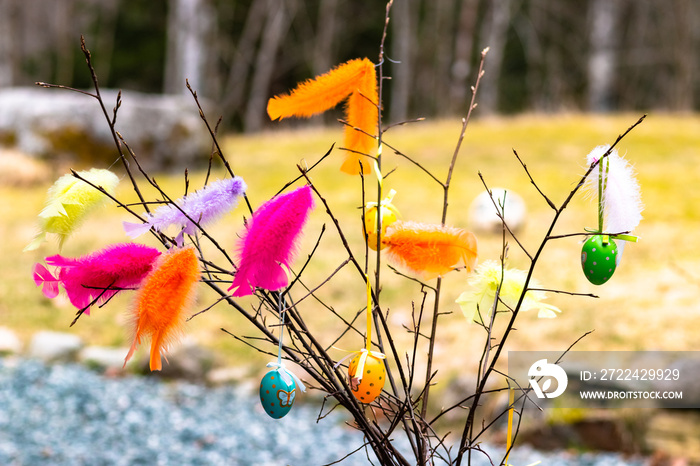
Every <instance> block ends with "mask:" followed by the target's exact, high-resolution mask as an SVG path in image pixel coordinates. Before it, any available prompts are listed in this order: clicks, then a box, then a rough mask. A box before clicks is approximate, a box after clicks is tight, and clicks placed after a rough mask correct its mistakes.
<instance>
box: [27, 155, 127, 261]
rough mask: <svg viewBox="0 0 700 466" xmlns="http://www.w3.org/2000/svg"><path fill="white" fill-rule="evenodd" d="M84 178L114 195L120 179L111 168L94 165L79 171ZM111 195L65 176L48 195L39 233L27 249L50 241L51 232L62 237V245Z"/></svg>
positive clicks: (57, 181)
mask: <svg viewBox="0 0 700 466" xmlns="http://www.w3.org/2000/svg"><path fill="white" fill-rule="evenodd" d="M77 173H78V175H80V176H81V177H82V178H84V179H86V180H88V181H89V182H90V183H92V184H94V185H95V186H101V187H102V188H104V190H105V191H106V192H107V193H109V194H111V195H114V193H115V191H116V189H117V185H118V184H119V178H118V177H117V175H115V174H114V173H112V172H110V171H109V170H103V169H97V168H93V169H91V170H87V171H80V172H77ZM107 199H108V198H107V196H105V195H104V194H103V193H102V192H100V191H99V190H97V189H95V188H94V187H92V186H90V184H88V183H86V182H85V181H82V180H80V179H78V178H76V177H74V176H73V175H70V174H69V175H63V176H62V177H60V178H59V179H58V180H56V182H55V183H54V184H53V186H51V187H50V188H49V190H48V192H47V194H46V206H45V207H44V209H43V210H42V211H41V212H40V213H39V228H40V230H41V231H40V232H39V234H38V235H37V236H36V237H35V238H34V240H33V241H32V242H31V243H29V245H28V246H27V247H26V248H24V250H25V251H31V250H33V249H37V248H38V247H39V246H40V245H41V243H43V242H44V241H46V234H47V233H54V234H56V235H57V236H58V245H59V248H62V247H63V243H64V242H65V240H66V239H67V238H68V236H70V235H71V234H72V233H73V231H75V229H76V228H77V227H79V226H80V224H81V223H82V222H83V220H85V217H86V216H87V214H88V213H90V212H91V211H92V210H94V209H95V208H97V207H99V206H100V205H102V204H103V203H104V202H105V201H107Z"/></svg>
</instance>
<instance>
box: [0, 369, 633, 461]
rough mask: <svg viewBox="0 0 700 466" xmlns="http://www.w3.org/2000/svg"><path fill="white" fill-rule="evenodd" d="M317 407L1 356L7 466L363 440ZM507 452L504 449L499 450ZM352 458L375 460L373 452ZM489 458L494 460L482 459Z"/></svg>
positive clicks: (236, 452) (219, 456)
mask: <svg viewBox="0 0 700 466" xmlns="http://www.w3.org/2000/svg"><path fill="white" fill-rule="evenodd" d="M317 410H318V407H317V406H304V405H299V406H295V407H294V409H292V411H291V412H290V413H289V414H288V415H287V416H286V417H285V418H283V419H281V420H278V421H275V420H273V419H271V418H269V417H268V416H267V415H266V414H265V413H264V412H263V411H262V408H261V407H260V406H259V401H258V400H257V399H256V398H255V397H251V396H249V395H244V394H243V393H241V392H237V391H236V389H235V388H233V387H222V388H215V389H211V388H205V387H201V386H198V385H192V384H187V383H162V382H159V381H157V380H155V379H151V378H144V377H126V378H105V377H102V376H100V375H99V374H97V373H95V372H92V371H90V370H88V369H86V368H83V367H81V366H77V365H51V366H46V365H44V364H42V363H39V362H36V361H30V360H17V359H8V358H6V359H2V358H0V465H32V466H33V465H256V466H261V465H270V466H277V465H287V464H289V465H295V466H304V465H321V464H326V463H329V462H332V461H336V460H338V459H340V458H342V457H343V456H344V455H345V454H346V453H348V452H350V451H352V450H355V449H356V448H358V447H360V446H361V445H362V436H361V435H360V434H359V433H358V432H355V431H353V430H351V429H348V428H346V427H343V425H342V415H341V413H338V414H337V415H334V413H333V414H332V415H331V416H329V417H328V418H326V419H324V420H323V421H321V422H320V423H316V422H315V421H316V416H317ZM494 453H496V454H497V453H498V451H494ZM537 460H541V461H542V463H541V464H542V465H572V466H574V465H579V466H589V465H590V466H594V465H595V466H619V465H640V466H641V465H642V464H643V463H642V462H641V461H629V460H624V459H623V458H622V457H620V456H617V455H607V454H606V455H583V456H581V455H575V456H574V455H572V454H569V453H559V454H550V453H547V454H543V453H541V452H536V451H533V450H531V449H520V450H518V451H516V452H514V453H513V454H512V455H511V457H510V463H512V464H514V465H516V466H526V465H528V464H530V463H533V462H535V461H537ZM341 464H342V465H344V466H354V465H367V464H370V462H369V459H368V458H367V456H366V455H365V454H364V453H358V454H355V455H353V456H351V457H349V458H347V459H345V460H344V461H343V462H342V463H341ZM482 464H484V465H485V464H487V463H486V462H485V461H480V462H479V463H476V464H475V466H480V465H482Z"/></svg>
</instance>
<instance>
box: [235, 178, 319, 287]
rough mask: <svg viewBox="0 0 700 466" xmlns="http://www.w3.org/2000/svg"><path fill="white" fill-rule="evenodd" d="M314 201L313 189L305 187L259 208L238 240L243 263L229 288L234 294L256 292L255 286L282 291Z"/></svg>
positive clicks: (282, 195) (271, 200)
mask: <svg viewBox="0 0 700 466" xmlns="http://www.w3.org/2000/svg"><path fill="white" fill-rule="evenodd" d="M313 206H314V202H313V197H312V195H311V188H309V187H308V186H302V187H301V188H298V189H295V190H294V191H291V192H289V193H287V194H280V195H278V196H275V197H273V198H272V199H270V200H269V201H267V202H266V203H265V204H263V205H261V206H260V207H258V209H257V210H256V211H255V213H253V218H252V219H251V221H250V223H249V224H248V229H247V230H246V232H245V233H244V235H243V237H242V238H241V240H240V243H239V256H240V266H239V267H238V271H237V272H236V276H235V277H234V279H233V283H232V284H231V287H230V288H229V290H232V289H234V288H236V290H235V291H234V292H233V296H247V295H250V294H253V292H254V291H255V287H258V288H264V289H266V290H279V289H281V288H284V287H285V286H287V284H288V283H289V280H288V278H287V273H286V271H285V270H284V268H283V267H282V266H283V265H284V266H285V267H287V268H288V269H289V268H290V267H291V263H292V261H293V260H294V257H295V256H296V253H297V245H296V242H297V240H298V239H299V237H300V235H301V231H302V229H303V228H304V224H305V223H306V221H307V219H308V218H309V212H311V209H313Z"/></svg>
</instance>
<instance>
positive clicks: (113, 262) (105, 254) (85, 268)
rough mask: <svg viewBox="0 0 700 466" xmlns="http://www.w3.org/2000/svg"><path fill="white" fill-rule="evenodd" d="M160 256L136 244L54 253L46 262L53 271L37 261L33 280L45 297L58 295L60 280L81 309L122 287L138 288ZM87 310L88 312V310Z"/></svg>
mask: <svg viewBox="0 0 700 466" xmlns="http://www.w3.org/2000/svg"><path fill="white" fill-rule="evenodd" d="M159 255H160V252H159V251H158V250H157V249H154V248H151V247H149V246H145V245H142V244H135V243H123V244H115V245H112V246H108V247H106V248H104V249H102V250H101V251H97V252H94V253H92V254H88V255H86V256H82V257H78V258H70V257H63V256H61V255H59V254H56V255H55V256H50V257H47V258H46V263H47V264H48V265H50V266H53V267H56V272H55V273H54V274H52V273H51V272H50V271H49V270H48V269H47V268H46V267H44V266H43V265H41V264H36V265H35V266H34V283H36V284H37V286H42V291H43V293H44V295H45V296H46V297H47V298H55V297H56V296H57V295H58V285H59V283H60V284H61V285H62V286H63V288H64V289H65V290H66V294H67V295H68V299H69V300H70V302H71V304H73V305H74V306H75V307H76V308H78V309H84V308H86V307H88V306H90V304H91V303H93V301H94V302H97V303H103V302H106V301H107V300H108V299H110V298H111V297H112V296H114V295H115V294H117V293H118V292H119V291H121V290H123V289H131V288H137V287H138V286H139V285H140V284H141V281H142V280H143V279H144V278H145V277H146V275H148V273H149V272H150V271H151V270H152V269H153V264H154V262H155V260H156V259H157V258H158V256H159ZM86 313H87V314H89V313H90V312H89V309H88V310H87V311H86Z"/></svg>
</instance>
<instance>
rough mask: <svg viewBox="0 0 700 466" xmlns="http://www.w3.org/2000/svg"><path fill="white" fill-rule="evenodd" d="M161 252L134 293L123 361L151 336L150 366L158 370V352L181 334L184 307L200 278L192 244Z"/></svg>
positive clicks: (192, 294) (183, 322)
mask: <svg viewBox="0 0 700 466" xmlns="http://www.w3.org/2000/svg"><path fill="white" fill-rule="evenodd" d="M164 256H165V257H164V258H163V259H162V261H161V262H160V265H159V266H158V267H157V268H156V269H154V270H153V271H152V272H151V274H150V275H149V276H148V277H147V278H146V280H145V282H144V285H143V286H142V288H141V290H140V292H139V294H138V296H137V297H136V305H135V306H134V309H133V313H134V315H133V325H134V338H133V343H132V345H131V348H130V349H129V353H128V354H127V355H126V358H125V359H124V365H126V363H127V361H129V359H131V356H132V355H133V354H134V351H135V350H136V347H137V346H138V345H140V344H141V340H142V339H144V338H148V337H150V338H151V359H150V368H151V370H152V371H159V370H161V368H162V364H161V360H160V357H161V352H164V351H166V350H167V348H168V346H169V345H170V344H172V343H173V342H175V341H176V340H177V339H178V338H179V337H180V335H181V333H182V327H183V326H184V325H185V308H186V307H187V305H188V304H189V303H190V302H191V301H192V299H193V296H194V290H195V285H196V284H197V281H198V280H199V264H198V262H197V257H196V256H195V253H194V249H192V248H184V249H178V250H175V251H174V252H171V253H169V254H164Z"/></svg>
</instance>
